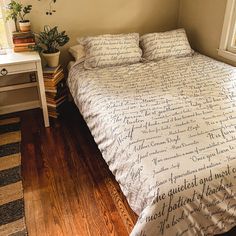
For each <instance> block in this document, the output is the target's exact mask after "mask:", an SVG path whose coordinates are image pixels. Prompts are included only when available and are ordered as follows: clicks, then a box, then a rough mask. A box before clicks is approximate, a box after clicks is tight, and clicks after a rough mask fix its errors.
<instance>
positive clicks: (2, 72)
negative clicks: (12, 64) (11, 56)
mask: <svg viewBox="0 0 236 236" xmlns="http://www.w3.org/2000/svg"><path fill="white" fill-rule="evenodd" d="M7 74H8V71H7V69H5V68H3V69H2V70H1V75H2V76H4V75H7Z"/></svg>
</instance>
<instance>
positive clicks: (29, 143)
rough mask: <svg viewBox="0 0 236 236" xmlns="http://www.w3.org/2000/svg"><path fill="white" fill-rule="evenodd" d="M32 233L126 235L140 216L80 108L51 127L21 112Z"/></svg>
mask: <svg viewBox="0 0 236 236" xmlns="http://www.w3.org/2000/svg"><path fill="white" fill-rule="evenodd" d="M20 116H21V126H22V174H23V179H24V182H23V185H24V194H25V208H26V224H27V228H28V232H29V236H36V235H40V236H44V235H45V236H46V235H48V236H52V235H53V236H57V235H58V236H59V235H66V236H70V235H71V236H72V235H73V236H74V235H78V236H90V235H91V236H98V235H101V236H108V235H119V236H123V235H124V236H126V235H128V234H129V233H130V232H131V229H132V227H133V225H134V223H135V221H136V219H137V216H136V215H135V214H134V213H133V212H132V210H131V209H130V207H129V206H128V204H127V202H126V200H125V198H124V196H123V194H122V193H121V191H120V188H119V186H118V184H117V182H116V181H115V179H114V177H113V175H112V174H111V172H110V171H109V169H108V167H107V165H106V163H105V161H104V160H103V158H102V157H101V154H100V152H99V151H98V148H97V146H96V144H95V143H94V141H93V139H92V138H91V135H90V133H89V130H88V128H87V126H86V125H85V123H84V121H83V120H82V118H81V116H80V115H79V112H78V110H77V109H75V108H71V109H68V110H66V111H65V115H64V116H63V117H62V118H61V119H60V120H58V121H55V122H52V123H51V128H50V129H45V128H44V127H43V126H42V125H43V122H42V116H41V113H40V111H39V110H31V111H26V112H22V113H20Z"/></svg>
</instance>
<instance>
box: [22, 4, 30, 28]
mask: <svg viewBox="0 0 236 236" xmlns="http://www.w3.org/2000/svg"><path fill="white" fill-rule="evenodd" d="M31 10H32V5H27V6H24V7H23V6H22V9H21V11H20V12H19V18H20V20H19V26H20V31H22V32H27V31H30V26H31V25H30V21H29V20H27V19H25V16H26V15H27V14H29V13H30V12H31Z"/></svg>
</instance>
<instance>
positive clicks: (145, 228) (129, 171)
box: [68, 54, 236, 236]
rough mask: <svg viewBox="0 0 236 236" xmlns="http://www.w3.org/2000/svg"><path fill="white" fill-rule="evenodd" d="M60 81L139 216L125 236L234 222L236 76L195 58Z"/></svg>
mask: <svg viewBox="0 0 236 236" xmlns="http://www.w3.org/2000/svg"><path fill="white" fill-rule="evenodd" d="M68 84H69V87H70V91H71V93H72V96H73V98H74V100H75V103H76V104H77V106H78V108H79V110H80V112H81V114H82V115H83V117H84V119H85V121H86V122H87V124H88V127H89V128H90V130H91V133H92V135H93V136H94V139H95V141H96V143H97V144H98V147H99V149H100V151H101V153H102V155H103V157H104V159H105V160H106V162H107V164H108V165H109V168H110V170H111V171H112V172H113V174H114V175H115V177H116V180H117V181H118V182H119V184H120V187H121V189H122V191H123V193H124V194H125V196H126V197H127V199H128V202H129V204H130V206H131V208H132V209H133V210H134V211H135V212H136V213H137V214H138V215H139V219H138V221H137V223H136V225H135V227H134V229H133V231H132V233H131V235H132V236H141V235H142V236H145V235H146V236H156V235H166V236H172V235H175V236H180V235H183V236H185V235H214V234H217V233H222V232H226V231H228V230H229V229H230V228H232V227H233V226H234V225H236V187H235V186H236V69H235V68H234V67H231V66H229V65H226V64H223V63H220V62H217V61H214V60H212V59H210V58H208V57H205V56H202V55H199V54H196V55H194V56H193V57H185V58H178V59H174V58H169V59H166V60H162V61H159V62H148V63H139V64H135V65H129V66H120V67H111V68H104V69H94V70H84V69H83V65H76V66H74V67H73V68H72V69H71V70H70V73H69V78H68Z"/></svg>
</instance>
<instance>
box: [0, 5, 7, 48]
mask: <svg viewBox="0 0 236 236" xmlns="http://www.w3.org/2000/svg"><path fill="white" fill-rule="evenodd" d="M7 47H8V37H7V29H6V22H5V20H4V17H3V3H2V2H1V3H0V48H7Z"/></svg>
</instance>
